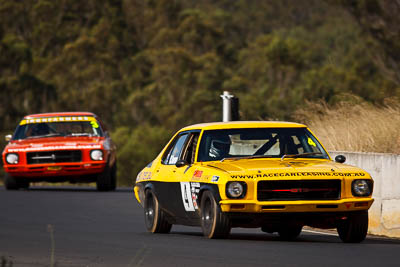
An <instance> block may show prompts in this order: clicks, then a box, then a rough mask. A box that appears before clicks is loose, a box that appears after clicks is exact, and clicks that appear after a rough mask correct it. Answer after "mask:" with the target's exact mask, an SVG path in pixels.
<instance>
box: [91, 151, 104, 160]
mask: <svg viewBox="0 0 400 267" xmlns="http://www.w3.org/2000/svg"><path fill="white" fill-rule="evenodd" d="M90 158H91V159H92V160H103V151H101V150H99V149H95V150H92V151H90Z"/></svg>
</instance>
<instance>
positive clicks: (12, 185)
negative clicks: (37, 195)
mask: <svg viewBox="0 0 400 267" xmlns="http://www.w3.org/2000/svg"><path fill="white" fill-rule="evenodd" d="M4 186H5V188H6V189H7V190H18V189H20V188H25V189H28V188H29V182H28V181H26V180H18V179H15V178H14V177H13V176H11V175H9V174H8V173H6V174H5V176H4Z"/></svg>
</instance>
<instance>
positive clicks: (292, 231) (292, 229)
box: [278, 225, 303, 240]
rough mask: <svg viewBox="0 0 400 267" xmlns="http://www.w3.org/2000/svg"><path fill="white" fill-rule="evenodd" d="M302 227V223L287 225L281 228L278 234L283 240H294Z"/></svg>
mask: <svg viewBox="0 0 400 267" xmlns="http://www.w3.org/2000/svg"><path fill="white" fill-rule="evenodd" d="M302 229H303V226H302V225H295V226H287V227H283V228H281V229H279V231H278V234H279V237H280V238H281V239H283V240H294V239H296V238H297V237H298V236H299V235H300V233H301V230H302Z"/></svg>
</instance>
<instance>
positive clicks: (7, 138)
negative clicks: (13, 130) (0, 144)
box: [5, 134, 12, 142]
mask: <svg viewBox="0 0 400 267" xmlns="http://www.w3.org/2000/svg"><path fill="white" fill-rule="evenodd" d="M11 138H12V135H11V134H7V135H6V136H5V139H6V141H7V142H8V141H10V140H11Z"/></svg>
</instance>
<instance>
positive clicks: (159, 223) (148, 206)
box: [144, 189, 172, 234]
mask: <svg viewBox="0 0 400 267" xmlns="http://www.w3.org/2000/svg"><path fill="white" fill-rule="evenodd" d="M144 221H145V224H146V228H147V230H148V231H149V232H152V233H163V234H167V233H169V232H170V231H171V227H172V224H170V223H168V221H167V220H166V218H165V213H164V212H163V211H162V210H161V209H160V205H159V203H158V199H157V197H156V196H155V194H154V193H153V191H151V190H150V189H149V190H147V191H146V195H145V200H144Z"/></svg>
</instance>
